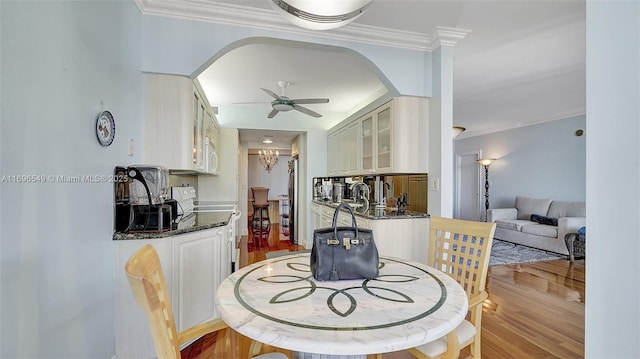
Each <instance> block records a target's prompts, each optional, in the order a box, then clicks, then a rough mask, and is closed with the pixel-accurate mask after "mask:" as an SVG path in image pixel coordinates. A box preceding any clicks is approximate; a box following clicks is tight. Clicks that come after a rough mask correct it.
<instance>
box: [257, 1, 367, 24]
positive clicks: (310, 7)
mask: <svg viewBox="0 0 640 359" xmlns="http://www.w3.org/2000/svg"><path fill="white" fill-rule="evenodd" d="M372 2H373V0H322V1H317V0H315V1H312V0H286V1H285V0H269V3H270V4H271V6H272V7H273V8H274V9H276V10H277V11H278V12H279V13H280V14H281V15H282V16H283V17H284V18H285V19H287V20H288V21H289V22H291V23H292V24H294V25H296V26H300V27H303V28H306V29H310V30H330V29H335V28H338V27H340V26H344V25H346V24H348V23H350V22H352V21H353V20H355V19H357V18H358V17H359V16H360V15H362V13H363V12H364V11H365V10H366V9H367V8H368V7H369V5H371V3H372Z"/></svg>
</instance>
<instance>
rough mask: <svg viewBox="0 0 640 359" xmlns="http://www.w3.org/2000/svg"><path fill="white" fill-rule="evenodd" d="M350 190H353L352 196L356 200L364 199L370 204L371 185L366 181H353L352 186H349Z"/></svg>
mask: <svg viewBox="0 0 640 359" xmlns="http://www.w3.org/2000/svg"><path fill="white" fill-rule="evenodd" d="M349 190H350V191H351V198H353V200H354V201H356V202H358V200H362V201H363V202H365V204H366V205H367V206H368V205H369V194H370V193H371V187H369V185H368V184H366V183H364V182H353V183H352V184H351V186H349Z"/></svg>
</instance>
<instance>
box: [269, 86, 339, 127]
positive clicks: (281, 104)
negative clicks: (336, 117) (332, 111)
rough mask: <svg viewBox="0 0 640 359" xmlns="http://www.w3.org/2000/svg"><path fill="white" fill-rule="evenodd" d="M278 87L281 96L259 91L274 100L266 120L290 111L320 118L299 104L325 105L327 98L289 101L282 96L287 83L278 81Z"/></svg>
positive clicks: (317, 114)
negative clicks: (280, 90)
mask: <svg viewBox="0 0 640 359" xmlns="http://www.w3.org/2000/svg"><path fill="white" fill-rule="evenodd" d="M278 86H280V88H281V89H282V95H277V94H276V93H275V92H273V91H271V90H268V89H265V88H262V89H261V90H262V91H264V92H266V93H267V94H268V95H269V96H271V97H273V98H274V99H275V100H274V101H272V102H271V112H269V115H267V118H273V116H275V115H276V114H278V112H287V111H291V110H297V111H300V112H302V113H304V114H305V115H309V116H313V117H322V115H321V114H319V113H317V112H315V111H312V110H310V109H308V108H306V107H302V106H300V104H307V103H327V102H329V99H328V98H305V99H290V98H288V97H287V96H285V95H284V89H285V88H286V87H287V86H289V82H287V81H278Z"/></svg>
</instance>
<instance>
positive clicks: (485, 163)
mask: <svg viewBox="0 0 640 359" xmlns="http://www.w3.org/2000/svg"><path fill="white" fill-rule="evenodd" d="M495 160H496V159H495V158H485V159H480V160H478V162H479V163H480V164H481V165H483V166H490V165H491V164H492V163H493V161H495Z"/></svg>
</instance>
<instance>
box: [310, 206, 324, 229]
mask: <svg viewBox="0 0 640 359" xmlns="http://www.w3.org/2000/svg"><path fill="white" fill-rule="evenodd" d="M320 226H322V207H321V205H319V204H312V205H311V229H318V228H321V227H320Z"/></svg>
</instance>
